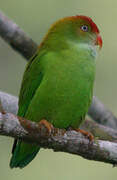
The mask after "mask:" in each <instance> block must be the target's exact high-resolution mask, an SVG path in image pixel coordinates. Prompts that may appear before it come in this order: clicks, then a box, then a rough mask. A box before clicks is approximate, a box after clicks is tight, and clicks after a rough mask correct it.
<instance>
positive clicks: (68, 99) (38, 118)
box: [10, 15, 102, 168]
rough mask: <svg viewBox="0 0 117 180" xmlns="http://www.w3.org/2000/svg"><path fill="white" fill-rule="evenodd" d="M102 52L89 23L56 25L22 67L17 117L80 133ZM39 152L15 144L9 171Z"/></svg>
mask: <svg viewBox="0 0 117 180" xmlns="http://www.w3.org/2000/svg"><path fill="white" fill-rule="evenodd" d="M101 47H102V38H101V35H100V31H99V29H98V27H97V25H96V24H95V23H94V22H93V20H92V19H91V18H90V17H88V16H84V15H74V16H69V17H64V18H62V19H59V20H58V21H56V22H55V23H54V24H53V25H52V26H51V27H50V29H49V31H48V32H47V34H46V36H45V37H44V39H43V41H42V42H41V43H40V45H39V46H38V49H37V51H36V53H35V54H34V55H33V56H32V58H31V59H30V60H29V62H28V64H27V66H26V69H25V72H24V75H23V80H22V84H21V89H20V95H19V103H18V104H19V108H18V113H17V115H18V116H20V117H23V118H25V119H28V120H30V121H34V122H37V123H39V122H40V123H41V122H42V123H44V124H45V125H47V124H48V123H50V124H52V125H53V127H55V128H62V129H66V130H67V129H68V128H72V129H76V130H77V129H79V126H80V125H81V124H82V123H83V122H84V120H85V116H86V114H87V112H88V108H89V106H90V104H91V101H92V97H93V86H94V80H95V71H96V58H97V55H98V53H99V50H100V49H101ZM81 133H83V132H82V131H81ZM84 134H85V132H84ZM39 150H40V147H39V146H38V145H36V144H28V143H26V142H23V141H21V140H16V139H15V141H14V145H13V149H12V157H11V160H10V167H11V168H14V167H19V168H23V167H25V166H26V165H28V164H29V163H30V162H31V161H32V160H33V159H34V157H35V156H36V155H37V153H38V152H39Z"/></svg>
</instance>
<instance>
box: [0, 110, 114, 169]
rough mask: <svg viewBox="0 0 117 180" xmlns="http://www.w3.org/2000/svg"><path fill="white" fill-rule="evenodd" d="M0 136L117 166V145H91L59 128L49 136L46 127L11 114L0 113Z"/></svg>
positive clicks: (80, 137)
mask: <svg viewBox="0 0 117 180" xmlns="http://www.w3.org/2000/svg"><path fill="white" fill-rule="evenodd" d="M0 134H1V135H6V136H11V137H15V138H17V139H21V140H23V141H26V142H28V143H36V144H38V145H39V146H40V147H44V148H49V149H50V148H51V149H53V150H54V151H62V152H67V153H71V154H76V155H80V156H82V157H84V158H86V159H89V160H96V161H102V162H105V163H111V164H113V165H114V166H115V165H116V164H117V143H114V142H109V141H104V140H95V141H94V142H91V143H90V142H89V140H88V139H87V138H85V137H84V136H82V135H81V134H80V133H76V132H75V131H65V130H63V129H57V128H53V130H52V131H51V133H50V134H48V133H47V129H46V128H45V127H44V126H42V125H40V124H38V123H34V122H31V121H28V120H25V119H22V118H20V117H17V116H15V115H13V114H10V113H6V114H2V113H0Z"/></svg>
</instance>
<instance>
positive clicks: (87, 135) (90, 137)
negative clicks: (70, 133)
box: [73, 128, 94, 142]
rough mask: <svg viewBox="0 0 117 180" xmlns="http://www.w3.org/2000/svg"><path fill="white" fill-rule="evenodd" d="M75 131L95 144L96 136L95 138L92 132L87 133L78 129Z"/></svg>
mask: <svg viewBox="0 0 117 180" xmlns="http://www.w3.org/2000/svg"><path fill="white" fill-rule="evenodd" d="M73 130H75V131H76V132H80V133H81V134H83V135H84V136H85V137H87V138H88V139H89V141H90V142H93V140H94V136H93V135H92V134H91V133H90V132H87V131H85V130H83V129H77V128H74V129H73Z"/></svg>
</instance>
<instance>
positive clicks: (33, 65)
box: [10, 52, 43, 168]
mask: <svg viewBox="0 0 117 180" xmlns="http://www.w3.org/2000/svg"><path fill="white" fill-rule="evenodd" d="M42 77H43V73H42V72H41V66H40V56H39V53H38V52H37V53H36V54H35V55H34V56H33V57H32V58H31V60H30V61H29V63H28V65H27V67H26V70H25V72H24V76H23V81H22V85H21V90H20V96H19V110H18V116H21V117H25V114H26V111H27V109H28V106H29V104H30V102H31V100H32V98H33V96H34V94H35V92H36V90H37V88H38V87H39V85H40V83H41V80H42ZM39 149H40V148H39V147H38V146H37V145H31V144H27V143H24V142H21V141H19V140H15V141H14V145H13V149H12V158H11V161H10V167H11V168H13V167H20V168H23V167H24V166H26V165H27V164H28V163H29V162H30V161H32V159H33V158H34V157H35V156H36V154H37V152H38V151H39Z"/></svg>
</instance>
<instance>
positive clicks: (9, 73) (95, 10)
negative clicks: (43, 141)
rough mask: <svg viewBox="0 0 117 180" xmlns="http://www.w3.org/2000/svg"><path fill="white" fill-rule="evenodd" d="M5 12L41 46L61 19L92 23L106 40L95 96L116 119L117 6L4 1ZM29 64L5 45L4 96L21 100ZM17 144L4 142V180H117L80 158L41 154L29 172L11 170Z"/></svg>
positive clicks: (74, 0)
mask: <svg viewBox="0 0 117 180" xmlns="http://www.w3.org/2000/svg"><path fill="white" fill-rule="evenodd" d="M0 9H1V10H2V11H3V12H4V13H5V14H6V15H7V16H9V17H10V18H12V19H13V20H14V21H15V22H16V23H17V24H19V26H20V27H21V28H23V29H24V31H25V32H27V33H28V34H29V35H30V36H31V37H32V39H33V40H35V41H36V42H37V43H38V44H39V43H40V42H41V40H42V38H43V36H44V34H45V33H46V32H47V30H48V28H49V26H50V24H52V23H53V22H54V21H56V20H57V19H59V18H61V17H64V16H70V15H77V14H83V15H88V16H90V17H92V18H93V20H94V21H95V22H96V24H97V25H98V26H99V28H100V31H101V35H102V37H103V49H102V51H101V53H100V56H99V58H98V61H97V74H96V82H95V90H94V91H95V92H94V93H95V95H96V96H98V97H99V98H100V100H101V101H103V103H104V104H105V105H106V106H107V107H108V108H110V109H111V110H112V111H113V112H114V113H115V114H116V115H117V111H116V107H117V101H116V98H115V96H116V93H117V79H116V77H117V1H116V0H108V1H107V0H98V1H97V0H87V1H83V0H19V1H18V0H0ZM25 64H26V61H25V59H24V58H23V57H21V56H20V55H19V54H18V53H16V52H15V51H13V50H12V49H11V47H10V46H8V45H7V44H6V43H5V42H4V41H3V40H2V39H0V86H1V90H2V91H5V92H8V93H11V94H14V95H18V93H19V88H20V84H21V79H22V74H23V72H24V68H25ZM12 142H13V140H12V139H11V138H7V137H0V179H3V180H4V179H5V180H7V179H8V180H11V179H12V180H23V179H26V178H27V179H28V180H31V179H39V180H42V179H43V180H76V179H79V180H94V179H95V180H98V179H101V180H110V179H111V180H116V179H117V169H116V168H112V166H111V165H108V164H104V163H99V162H94V161H88V160H85V159H83V158H81V157H79V156H75V155H70V154H65V153H60V152H59V153H58V152H57V153H54V152H53V151H52V150H44V149H42V150H41V151H40V153H39V154H38V155H37V157H36V158H35V160H33V161H32V163H31V164H30V165H28V166H27V167H26V168H24V169H22V170H20V169H13V170H11V169H10V168H9V160H10V156H11V147H12Z"/></svg>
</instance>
